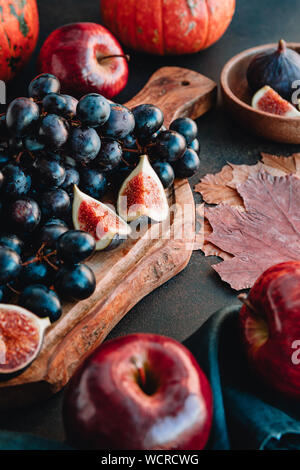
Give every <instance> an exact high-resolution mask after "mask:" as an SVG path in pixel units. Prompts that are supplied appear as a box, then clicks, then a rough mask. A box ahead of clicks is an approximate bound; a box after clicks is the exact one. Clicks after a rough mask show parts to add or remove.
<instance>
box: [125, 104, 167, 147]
mask: <svg viewBox="0 0 300 470" xmlns="http://www.w3.org/2000/svg"><path fill="white" fill-rule="evenodd" d="M132 112H133V115H134V119H135V128H134V134H135V136H136V137H137V138H138V139H140V138H142V139H145V138H149V137H151V136H152V135H153V134H154V133H155V132H157V131H158V130H159V129H160V128H161V126H162V124H163V122H164V115H163V112H162V111H161V110H160V109H159V108H158V107H157V106H153V105H152V104H141V105H139V106H136V107H135V108H133V109H132Z"/></svg>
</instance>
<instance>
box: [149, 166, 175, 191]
mask: <svg viewBox="0 0 300 470" xmlns="http://www.w3.org/2000/svg"><path fill="white" fill-rule="evenodd" d="M152 166H153V169H154V170H155V172H156V173H157V175H158V177H159V179H160V181H161V182H162V185H163V187H164V188H170V187H171V186H172V184H173V183H174V179H175V174H174V170H173V168H172V167H171V165H170V163H168V162H155V163H153V165H152Z"/></svg>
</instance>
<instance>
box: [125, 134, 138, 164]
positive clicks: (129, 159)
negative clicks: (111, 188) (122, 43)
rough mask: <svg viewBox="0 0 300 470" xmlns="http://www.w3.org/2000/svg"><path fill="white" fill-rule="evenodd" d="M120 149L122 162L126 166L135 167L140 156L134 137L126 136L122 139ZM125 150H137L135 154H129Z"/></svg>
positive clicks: (131, 135)
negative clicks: (121, 150)
mask: <svg viewBox="0 0 300 470" xmlns="http://www.w3.org/2000/svg"><path fill="white" fill-rule="evenodd" d="M122 149H123V155H122V160H123V162H124V163H126V164H127V165H128V166H130V165H133V166H135V165H136V164H137V163H138V162H139V156H140V155H141V152H139V151H138V147H137V142H136V137H135V136H134V135H133V134H128V135H127V136H126V137H125V139H123V141H122ZM126 149H129V150H137V152H129V151H126Z"/></svg>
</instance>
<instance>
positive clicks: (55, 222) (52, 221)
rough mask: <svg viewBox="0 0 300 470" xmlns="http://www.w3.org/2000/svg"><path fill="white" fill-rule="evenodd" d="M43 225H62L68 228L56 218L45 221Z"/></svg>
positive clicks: (62, 221)
mask: <svg viewBox="0 0 300 470" xmlns="http://www.w3.org/2000/svg"><path fill="white" fill-rule="evenodd" d="M44 225H63V226H64V227H68V225H67V223H66V222H65V221H64V220H62V219H58V218H57V217H52V218H51V219H49V220H47V221H46V222H45V224H44Z"/></svg>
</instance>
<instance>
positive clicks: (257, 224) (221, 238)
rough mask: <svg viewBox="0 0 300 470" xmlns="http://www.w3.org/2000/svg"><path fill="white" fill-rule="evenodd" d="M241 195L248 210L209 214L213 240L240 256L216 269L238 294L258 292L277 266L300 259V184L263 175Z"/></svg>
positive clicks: (221, 209)
mask: <svg viewBox="0 0 300 470" xmlns="http://www.w3.org/2000/svg"><path fill="white" fill-rule="evenodd" d="M238 191H239V194H240V195H241V197H242V198H243V200H244V204H245V207H246V211H244V212H243V211H241V210H239V209H237V208H234V207H230V206H229V205H226V204H221V205H219V206H217V207H214V208H210V209H208V210H207V212H206V216H207V218H208V221H209V223H210V224H211V226H212V228H213V233H212V234H211V235H210V236H209V237H208V241H210V242H211V243H213V244H214V245H216V246H217V247H218V248H220V249H221V250H223V251H225V252H227V253H231V254H232V255H233V256H234V257H233V258H232V259H230V260H225V261H223V262H221V263H220V264H218V265H215V266H214V269H215V270H216V271H217V272H218V273H219V275H220V276H221V278H222V279H223V280H224V281H225V282H228V283H229V284H230V285H231V287H233V288H234V289H236V290H240V289H246V288H249V287H252V285H253V284H254V282H255V280H256V279H257V278H258V277H259V276H260V275H261V274H262V273H263V272H264V271H265V270H266V269H268V268H269V267H270V266H273V265H274V264H277V263H280V262H283V261H290V260H293V261H294V260H299V259H300V180H299V179H298V178H296V177H294V176H291V175H289V176H284V177H273V176H271V175H269V174H268V173H259V174H258V175H256V176H251V177H250V178H249V179H248V180H247V181H246V182H245V183H243V184H241V185H240V186H239V188H238Z"/></svg>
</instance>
